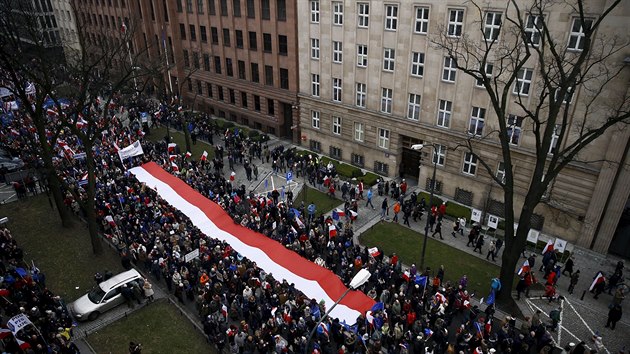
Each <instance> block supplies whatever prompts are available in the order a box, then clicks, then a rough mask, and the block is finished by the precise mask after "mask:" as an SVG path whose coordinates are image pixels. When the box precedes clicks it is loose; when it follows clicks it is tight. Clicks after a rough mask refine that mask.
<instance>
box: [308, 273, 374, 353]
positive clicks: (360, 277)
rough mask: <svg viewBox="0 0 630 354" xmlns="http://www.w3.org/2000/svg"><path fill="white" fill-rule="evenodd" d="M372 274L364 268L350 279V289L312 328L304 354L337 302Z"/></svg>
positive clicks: (336, 302) (337, 302) (338, 300)
mask: <svg viewBox="0 0 630 354" xmlns="http://www.w3.org/2000/svg"><path fill="white" fill-rule="evenodd" d="M371 275H372V273H370V271H369V270H367V269H365V268H362V269H361V270H359V272H358V273H357V274H356V275H355V276H354V277H353V278H352V280H351V281H350V286H348V289H346V291H344V293H343V294H341V297H340V298H339V299H337V301H335V303H334V304H333V305H332V306H331V307H330V309H328V311H326V313H325V314H324V315H323V316H322V317H321V318H320V319H319V321H317V323H316V324H315V327H313V329H312V330H311V333H309V335H308V339H307V340H306V345H305V346H304V354H307V353H308V347H309V344H310V343H311V339H313V335H314V334H315V331H317V328H318V327H319V325H320V324H321V323H322V322H323V321H324V320H325V319H326V317H328V315H330V313H331V312H332V310H333V309H334V308H335V307H336V306H337V304H339V303H340V302H341V300H343V298H344V297H346V295H348V293H349V292H350V290H356V289H357V288H358V287H360V286H361V285H363V284H365V283H367V281H368V279H370V276H371Z"/></svg>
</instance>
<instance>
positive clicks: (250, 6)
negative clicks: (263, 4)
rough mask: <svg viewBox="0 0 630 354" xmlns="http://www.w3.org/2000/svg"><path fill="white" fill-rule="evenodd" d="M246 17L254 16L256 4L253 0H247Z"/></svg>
mask: <svg viewBox="0 0 630 354" xmlns="http://www.w3.org/2000/svg"><path fill="white" fill-rule="evenodd" d="M247 18H256V5H255V4H254V0H247Z"/></svg>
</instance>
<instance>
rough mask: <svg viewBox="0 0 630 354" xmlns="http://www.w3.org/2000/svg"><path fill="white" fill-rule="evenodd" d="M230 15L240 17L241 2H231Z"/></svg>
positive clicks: (239, 0)
mask: <svg viewBox="0 0 630 354" xmlns="http://www.w3.org/2000/svg"><path fill="white" fill-rule="evenodd" d="M232 13H233V14H234V17H241V0H232Z"/></svg>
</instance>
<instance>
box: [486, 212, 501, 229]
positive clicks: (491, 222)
mask: <svg viewBox="0 0 630 354" xmlns="http://www.w3.org/2000/svg"><path fill="white" fill-rule="evenodd" d="M488 226H490V227H491V228H493V229H495V230H496V229H497V228H498V227H499V217H498V216H496V215H492V214H490V215H488Z"/></svg>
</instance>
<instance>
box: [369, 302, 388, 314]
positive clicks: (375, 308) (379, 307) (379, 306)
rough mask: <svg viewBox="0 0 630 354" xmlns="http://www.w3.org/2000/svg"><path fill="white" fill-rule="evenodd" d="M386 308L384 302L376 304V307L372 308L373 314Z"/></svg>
mask: <svg viewBox="0 0 630 354" xmlns="http://www.w3.org/2000/svg"><path fill="white" fill-rule="evenodd" d="M384 308H385V304H384V303H382V302H377V303H375V304H374V306H372V309H371V311H372V312H376V311H382V310H383V309H384Z"/></svg>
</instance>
